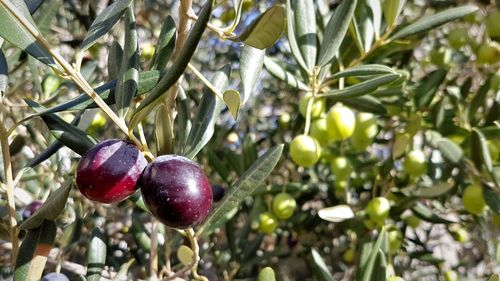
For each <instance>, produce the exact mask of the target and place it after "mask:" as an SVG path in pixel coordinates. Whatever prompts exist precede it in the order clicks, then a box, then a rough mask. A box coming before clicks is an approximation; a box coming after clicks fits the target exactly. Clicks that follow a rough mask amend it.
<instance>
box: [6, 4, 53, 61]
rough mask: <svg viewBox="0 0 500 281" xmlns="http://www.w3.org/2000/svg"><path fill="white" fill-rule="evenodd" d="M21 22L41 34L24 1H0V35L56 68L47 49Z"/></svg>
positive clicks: (38, 34)
mask: <svg viewBox="0 0 500 281" xmlns="http://www.w3.org/2000/svg"><path fill="white" fill-rule="evenodd" d="M21 22H24V23H25V24H28V25H30V26H31V28H32V30H33V31H34V32H35V35H37V36H42V35H41V34H40V31H39V30H38V29H37V27H36V25H35V23H34V21H33V18H32V17H31V15H30V12H29V10H28V7H26V4H25V3H24V1H22V0H11V1H2V2H0V37H1V38H3V39H5V40H6V41H8V42H10V43H11V44H12V45H14V46H16V47H18V48H19V49H21V50H23V51H25V52H27V53H28V54H30V55H31V56H33V57H34V58H36V59H38V60H39V61H41V62H42V63H44V64H46V65H48V66H51V67H53V68H58V65H57V64H56V62H55V61H54V59H53V58H52V56H51V55H50V53H49V51H48V50H47V49H46V48H45V47H44V46H43V45H42V44H41V43H39V42H38V41H37V40H36V39H35V37H34V36H33V35H32V34H31V33H30V32H29V31H28V30H27V29H26V28H25V27H24V26H23V24H22V23H21Z"/></svg>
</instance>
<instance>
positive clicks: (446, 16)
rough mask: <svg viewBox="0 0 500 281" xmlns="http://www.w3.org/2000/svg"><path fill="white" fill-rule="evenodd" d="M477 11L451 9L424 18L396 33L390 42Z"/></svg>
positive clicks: (464, 7)
mask: <svg viewBox="0 0 500 281" xmlns="http://www.w3.org/2000/svg"><path fill="white" fill-rule="evenodd" d="M477 10H478V8H477V7H476V6H472V5H468V6H461V7H456V8H451V9H448V10H446V11H442V12H439V13H436V14H434V15H431V16H427V17H423V18H421V19H419V20H418V21H416V22H414V23H412V24H410V25H408V26H406V27H404V28H403V29H401V30H399V31H398V32H396V33H395V34H394V35H393V36H391V37H390V38H389V40H397V39H400V38H405V37H408V36H411V35H415V34H419V33H422V32H426V31H428V30H430V29H432V28H434V27H437V26H440V25H442V24H445V23H447V22H450V21H453V20H456V19H460V18H462V17H464V16H466V15H468V14H470V13H474V12H475V11H477Z"/></svg>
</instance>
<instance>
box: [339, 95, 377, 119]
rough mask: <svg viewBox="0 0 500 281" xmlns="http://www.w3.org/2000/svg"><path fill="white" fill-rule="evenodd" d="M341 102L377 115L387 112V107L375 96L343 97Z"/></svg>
mask: <svg viewBox="0 0 500 281" xmlns="http://www.w3.org/2000/svg"><path fill="white" fill-rule="evenodd" d="M342 103H343V104H345V105H347V106H349V107H351V108H354V109H357V110H358V111H362V112H370V113H373V114H377V115H385V114H387V109H385V107H384V106H383V105H382V103H380V102H379V101H378V100H377V99H376V98H374V97H373V96H370V95H365V96H361V97H356V98H351V99H344V100H342Z"/></svg>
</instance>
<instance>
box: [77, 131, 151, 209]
mask: <svg viewBox="0 0 500 281" xmlns="http://www.w3.org/2000/svg"><path fill="white" fill-rule="evenodd" d="M147 164H148V162H147V161H146V158H144V156H143V155H142V153H141V152H140V151H139V149H138V148H137V147H136V146H135V145H134V144H132V143H130V142H126V141H123V140H118V139H110V140H106V141H103V142H101V143H99V144H97V145H95V146H94V147H92V148H91V149H90V150H89V151H87V152H86V153H85V154H84V155H83V156H82V158H81V159H80V162H79V163H78V167H77V170H76V185H77V187H78V189H79V190H80V192H81V193H83V195H85V197H87V198H88V199H90V200H93V201H97V202H101V203H115V202H119V201H122V200H123V199H125V198H127V197H129V196H130V195H132V194H133V193H134V192H135V191H136V190H137V189H138V187H137V181H138V180H139V178H140V176H141V173H142V171H143V170H144V168H146V165H147Z"/></svg>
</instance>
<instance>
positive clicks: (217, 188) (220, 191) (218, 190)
mask: <svg viewBox="0 0 500 281" xmlns="http://www.w3.org/2000/svg"><path fill="white" fill-rule="evenodd" d="M225 193H226V189H225V188H224V187H222V186H221V185H218V184H214V185H212V198H213V200H214V202H219V201H220V200H221V199H222V197H224V194H225Z"/></svg>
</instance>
